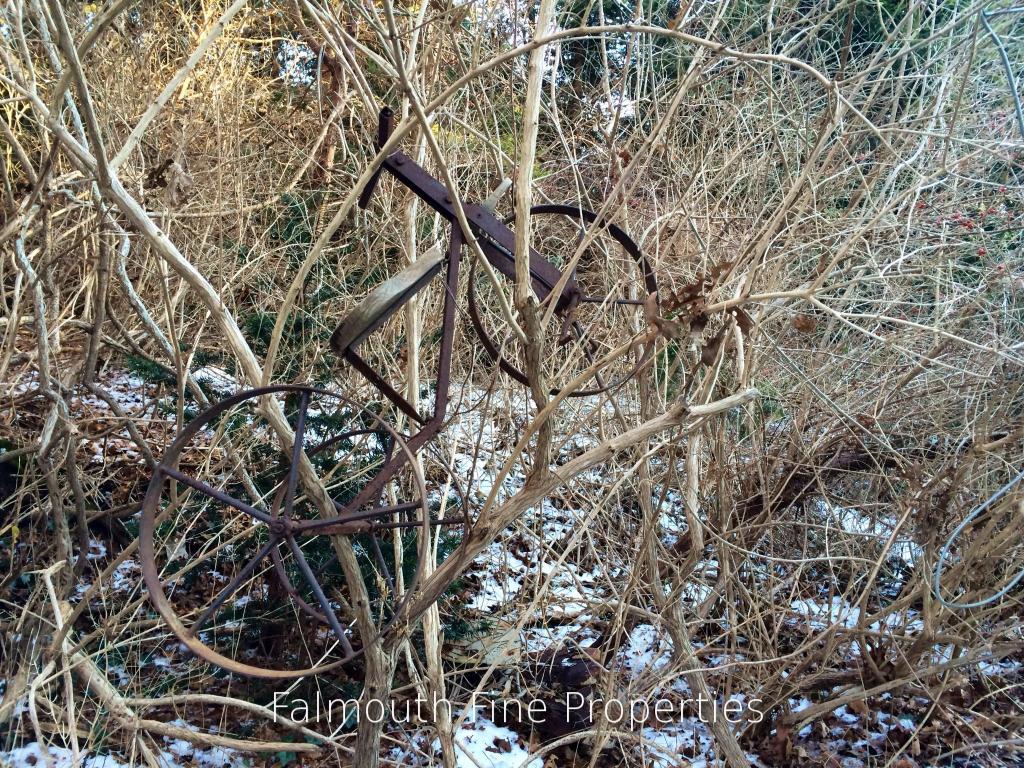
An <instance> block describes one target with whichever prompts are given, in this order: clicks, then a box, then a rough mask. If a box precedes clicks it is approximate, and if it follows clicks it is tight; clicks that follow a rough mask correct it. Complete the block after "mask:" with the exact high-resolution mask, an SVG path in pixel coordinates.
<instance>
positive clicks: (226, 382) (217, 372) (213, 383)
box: [192, 365, 238, 395]
mask: <svg viewBox="0 0 1024 768" xmlns="http://www.w3.org/2000/svg"><path fill="white" fill-rule="evenodd" d="M192 378H193V379H195V380H196V382H197V383H199V384H205V385H206V386H208V387H209V388H210V389H212V390H213V391H214V392H217V393H219V394H222V395H226V394H230V393H232V392H234V391H236V390H237V389H238V381H237V380H236V379H235V377H234V376H232V375H231V374H230V373H228V372H227V371H225V370H224V369H223V368H218V367H217V366H215V365H204V366H203V367H202V368H197V369H196V370H194V371H192Z"/></svg>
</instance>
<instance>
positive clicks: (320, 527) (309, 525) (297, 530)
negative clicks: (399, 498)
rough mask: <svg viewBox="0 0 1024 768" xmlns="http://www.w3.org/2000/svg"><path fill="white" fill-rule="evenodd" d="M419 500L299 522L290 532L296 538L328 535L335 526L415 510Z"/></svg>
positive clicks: (419, 502)
mask: <svg viewBox="0 0 1024 768" xmlns="http://www.w3.org/2000/svg"><path fill="white" fill-rule="evenodd" d="M420 504H421V500H416V501H404V502H402V503H401V504H395V505H394V506H390V507H380V508H378V509H371V510H370V511H369V512H360V513H359V514H354V515H346V516H344V517H328V518H322V519H319V520H299V521H297V522H296V523H295V524H294V525H293V527H292V531H293V532H294V534H295V535H296V536H301V535H303V534H310V535H316V534H327V533H330V529H331V528H334V527H336V526H346V525H349V524H351V523H358V522H361V521H362V520H372V519H373V518H375V517H382V516H384V515H390V514H394V513H395V512H405V511H407V510H410V509H415V508H416V507H418V506H420Z"/></svg>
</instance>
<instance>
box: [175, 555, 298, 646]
mask: <svg viewBox="0 0 1024 768" xmlns="http://www.w3.org/2000/svg"><path fill="white" fill-rule="evenodd" d="M278 541H279V540H278V539H277V538H275V537H274V536H271V537H270V540H269V541H268V542H267V543H266V544H264V545H263V547H262V548H260V551H259V552H257V553H256V555H255V556H254V557H253V558H252V559H251V560H250V561H249V562H248V563H246V565H245V568H243V569H242V570H240V571H239V572H238V574H237V575H236V576H235V578H233V579H232V580H231V581H230V582H228V585H227V586H226V587H224V589H222V590H221V591H220V594H219V595H217V597H216V599H214V601H213V602H212V603H210V605H209V606H208V607H207V608H206V610H205V611H203V612H202V613H201V614H200V616H199V618H198V619H196V622H195V624H193V625H192V629H191V632H192V634H193V635H196V634H198V633H199V630H201V629H202V628H203V626H205V624H206V622H208V621H209V620H210V619H211V618H212V617H213V614H214V613H216V612H217V609H218V608H220V607H221V606H222V605H224V602H225V601H226V600H227V599H228V598H229V597H231V596H232V595H233V594H235V592H236V591H237V590H238V588H239V587H240V586H241V585H242V582H243V581H245V580H246V579H247V578H249V577H250V576H251V575H252V573H253V571H255V570H256V566H257V565H259V564H260V561H261V560H263V558H265V557H266V556H267V555H268V554H270V550H271V549H272V548H274V547H276V546H277V543H278Z"/></svg>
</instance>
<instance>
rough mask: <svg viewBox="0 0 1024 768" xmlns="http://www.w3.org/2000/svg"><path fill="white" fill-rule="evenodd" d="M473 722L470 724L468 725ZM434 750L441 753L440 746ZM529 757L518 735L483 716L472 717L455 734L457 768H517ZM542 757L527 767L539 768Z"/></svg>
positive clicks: (542, 762) (435, 742) (438, 744)
mask: <svg viewBox="0 0 1024 768" xmlns="http://www.w3.org/2000/svg"><path fill="white" fill-rule="evenodd" d="M470 720H473V722H470ZM433 747H434V749H435V750H436V751H437V752H440V749H441V743H440V741H438V740H436V739H435V740H434V743H433ZM529 756H530V753H529V752H528V751H527V750H526V749H524V748H523V746H522V744H521V743H520V740H519V734H517V733H516V732H515V731H513V730H510V729H508V728H503V727H501V726H500V725H495V724H494V723H492V722H491V721H490V720H488V719H487V718H485V717H476V718H473V717H472V716H471V717H470V718H469V719H467V721H466V723H465V725H463V727H462V728H459V730H458V731H457V732H456V734H455V758H456V760H455V764H456V765H457V766H458V768H505V767H506V766H519V765H522V764H523V762H524V761H525V760H526V759H527V758H528V757H529ZM543 764H544V760H543V758H540V757H538V758H536V759H535V760H531V761H530V762H529V763H527V764H526V765H527V768H541V766H543Z"/></svg>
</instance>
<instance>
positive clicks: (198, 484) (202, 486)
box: [158, 466, 271, 523]
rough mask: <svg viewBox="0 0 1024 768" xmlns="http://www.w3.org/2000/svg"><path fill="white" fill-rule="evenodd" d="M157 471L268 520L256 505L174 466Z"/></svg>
mask: <svg viewBox="0 0 1024 768" xmlns="http://www.w3.org/2000/svg"><path fill="white" fill-rule="evenodd" d="M158 471H160V472H163V473H164V474H165V475H167V476H168V477H170V478H173V479H175V480H177V481H178V482H179V483H184V484H185V485H187V486H188V487H190V488H192V489H194V490H197V491H199V492H200V493H202V494H205V495H207V496H209V497H210V498H212V499H216V500H217V501H219V502H221V503H222V504H227V505H228V506H229V507H234V508H235V509H237V510H238V511H240V512H245V513H246V514H247V515H250V516H252V517H254V518H256V519H257V520H259V521H260V522H263V523H269V522H270V519H271V518H270V515H268V514H267V513H266V512H263V511H262V510H259V509H256V507H254V506H251V505H250V504H246V503H245V502H244V501H242V500H241V499H236V498H235V497H234V496H229V495H228V494H226V493H224V491H221V490H218V489H217V488H214V487H213V486H212V485H207V484H206V483H204V482H203V481H202V480H198V479H196V478H194V477H189V476H188V475H186V474H185V473H184V472H179V471H178V470H177V469H175V468H174V467H168V466H163V467H160V468H159V470H158Z"/></svg>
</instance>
